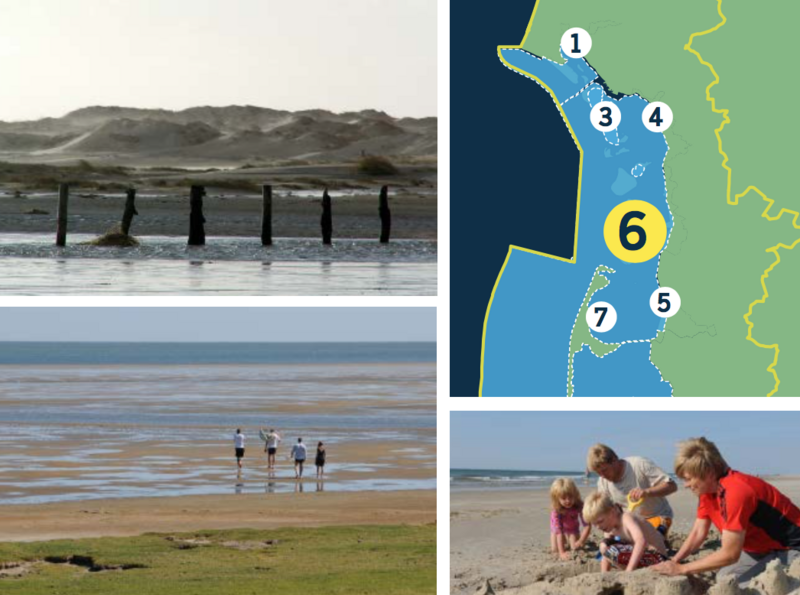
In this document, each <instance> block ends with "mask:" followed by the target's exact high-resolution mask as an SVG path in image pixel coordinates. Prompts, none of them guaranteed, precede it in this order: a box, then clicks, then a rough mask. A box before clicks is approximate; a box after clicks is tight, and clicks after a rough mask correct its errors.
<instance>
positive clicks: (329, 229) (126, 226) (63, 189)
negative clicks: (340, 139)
mask: <svg viewBox="0 0 800 595" xmlns="http://www.w3.org/2000/svg"><path fill="white" fill-rule="evenodd" d="M261 189H262V208H261V244H262V245H263V246H271V245H272V186H270V185H264V186H262V187H261ZM126 194H127V198H126V200H125V209H124V211H123V213H122V222H121V224H120V231H121V232H122V233H123V234H124V235H129V232H130V229H131V223H132V222H133V216H134V215H138V214H139V213H138V211H137V210H136V206H135V200H136V189H135V188H129V189H128V190H127V191H126ZM205 195H206V189H205V186H192V187H191V188H190V190H189V242H188V243H189V245H190V246H203V245H205V243H206V232H205V225H204V224H205V222H206V219H205V217H204V216H203V197H204V196H205ZM68 203H69V184H60V185H59V187H58V217H57V220H58V222H57V225H56V246H66V244H67V205H68ZM378 215H379V216H380V220H381V235H380V243H381V244H386V243H388V242H389V235H390V233H391V230H392V214H391V211H389V187H388V186H383V187H382V188H381V192H380V196H379V198H378ZM320 226H321V228H322V243H323V244H330V243H331V240H332V236H333V212H332V206H331V197H330V195H328V189H327V188H326V189H325V190H324V191H323V193H322V219H321V221H320Z"/></svg>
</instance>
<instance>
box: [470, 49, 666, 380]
mask: <svg viewBox="0 0 800 595" xmlns="http://www.w3.org/2000/svg"><path fill="white" fill-rule="evenodd" d="M501 52H502V55H503V58H504V59H505V60H506V61H507V62H508V63H509V64H511V65H513V66H514V67H515V68H518V69H519V70H523V71H525V72H527V73H529V74H531V75H534V76H536V77H538V78H539V79H540V80H542V81H543V82H544V83H545V84H546V85H547V86H548V87H550V89H552V90H553V92H554V93H555V94H556V97H557V98H558V101H559V102H560V103H561V104H562V107H563V109H564V112H565V113H566V115H567V118H568V119H569V122H570V124H571V126H572V129H573V130H574V132H575V134H576V136H577V138H578V141H579V143H580V145H581V148H582V149H583V153H584V155H583V170H582V179H581V196H580V208H579V224H578V241H577V253H576V260H575V262H574V263H569V262H565V261H560V260H556V259H553V258H548V257H546V256H542V255H540V254H534V253H530V252H526V251H522V250H512V251H511V254H510V255H509V257H508V260H507V262H506V265H505V268H504V270H503V273H502V276H501V278H500V280H499V281H498V283H497V287H496V290H495V294H494V299H493V301H492V305H491V311H490V313H489V316H488V319H487V324H486V336H485V343H484V361H483V384H482V394H483V395H484V396H491V395H507V396H513V395H520V396H525V395H528V396H557V395H564V396H566V395H567V392H568V387H567V383H568V364H569V345H570V338H571V335H572V329H573V325H575V324H581V325H583V324H586V321H585V320H576V317H577V315H578V312H579V310H580V307H581V304H582V303H583V300H584V298H585V295H586V292H587V289H588V288H589V285H590V283H591V281H592V278H593V276H594V274H595V271H596V270H597V267H599V266H600V265H604V266H606V267H609V268H610V269H612V270H613V271H614V272H613V273H605V276H606V277H607V278H608V280H609V283H608V285H607V286H606V287H604V288H603V289H601V290H599V291H597V292H596V293H595V294H594V296H593V298H592V301H593V302H596V301H605V302H609V303H611V304H613V305H614V307H615V309H616V311H617V315H618V319H617V323H616V325H615V327H614V328H613V329H612V330H611V331H609V332H607V333H594V332H593V335H594V336H595V338H597V339H599V340H600V341H602V342H605V343H623V342H626V341H649V340H650V339H653V338H655V337H656V333H657V331H658V330H660V329H662V328H663V320H662V319H661V318H658V317H657V316H655V315H654V314H653V312H652V311H651V310H650V306H649V298H650V295H651V294H652V293H653V291H655V289H656V288H657V287H658V281H657V276H656V275H657V271H658V263H659V260H660V257H658V256H657V257H655V258H653V259H651V260H649V261H647V262H644V263H636V264H633V263H626V262H623V261H622V260H620V259H618V258H617V257H615V256H614V255H613V254H612V253H611V251H610V250H609V249H608V247H607V246H606V243H605V240H604V238H603V224H604V222H605V220H606V217H607V216H608V214H609V213H610V212H611V210H612V209H613V208H614V207H615V206H616V205H618V204H620V203H622V202H625V201H628V200H643V201H647V202H649V203H651V204H652V205H654V206H655V207H656V208H657V209H658V210H659V211H660V212H661V214H662V215H663V217H664V220H665V221H666V223H667V231H668V234H669V232H670V231H671V230H672V224H673V221H672V214H671V213H670V211H669V207H668V205H667V201H666V189H665V186H664V176H663V172H662V168H661V164H662V163H663V161H664V157H665V155H666V152H667V150H668V146H667V144H666V141H665V139H664V135H663V134H658V133H653V132H650V131H649V130H647V129H646V128H645V127H644V125H643V124H642V111H643V110H644V108H645V106H646V105H647V102H646V101H645V100H644V99H642V98H641V97H638V96H625V97H622V98H621V99H619V100H616V99H614V98H612V97H609V96H608V95H607V94H606V93H605V91H604V90H603V86H602V85H601V84H600V82H592V81H593V80H594V79H596V78H597V74H596V73H595V72H594V70H592V69H591V67H590V66H589V65H588V64H587V63H586V61H585V60H583V59H571V60H570V59H568V60H567V61H566V63H565V64H564V65H558V64H556V63H555V62H552V61H550V60H546V59H540V58H537V57H536V56H533V55H531V54H529V53H527V52H524V51H522V50H515V49H504V50H501ZM499 67H500V68H502V67H503V64H502V63H500V65H499ZM508 76H520V74H519V73H518V72H517V71H509V72H508ZM530 84H531V85H536V84H537V83H536V81H534V80H531V81H530ZM600 101H615V102H616V104H617V106H618V107H619V109H620V111H621V113H622V118H621V121H620V125H619V127H618V128H617V129H616V130H615V131H612V132H605V133H603V132H600V131H598V130H596V129H595V128H594V127H593V126H592V124H591V122H590V121H589V113H590V111H591V107H592V106H593V105H596V104H597V103H599V102H600ZM552 109H553V110H556V109H557V108H556V106H554V105H553V106H552ZM556 113H557V116H555V115H554V114H553V115H552V116H553V117H561V115H560V113H558V112H556ZM549 116H551V114H547V115H543V114H528V113H524V112H522V113H519V114H517V118H519V119H524V118H543V117H549ZM668 237H669V235H668ZM523 247H526V246H523ZM574 368H575V375H574V379H573V385H574V387H575V389H574V390H575V392H574V394H575V396H581V395H586V396H588V395H592V396H601V395H613V396H670V395H671V392H672V387H671V386H670V385H669V383H668V382H665V381H664V380H663V379H662V378H661V374H660V373H659V372H658V370H657V369H656V368H655V366H653V364H652V363H651V361H650V345H649V343H647V342H645V343H623V344H622V345H621V346H620V347H619V348H618V349H617V350H616V351H615V352H613V353H611V354H609V355H606V356H605V357H604V358H597V357H595V356H594V355H593V354H592V353H591V352H590V351H589V349H588V347H584V348H583V350H582V351H581V352H579V353H578V354H577V355H576V357H575V361H574Z"/></svg>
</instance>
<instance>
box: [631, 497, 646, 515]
mask: <svg viewBox="0 0 800 595" xmlns="http://www.w3.org/2000/svg"><path fill="white" fill-rule="evenodd" d="M642 504H644V498H639V499H638V500H631V495H630V494H628V512H633V511H634V510H636V509H637V508H639V507H640V506H641V505H642Z"/></svg>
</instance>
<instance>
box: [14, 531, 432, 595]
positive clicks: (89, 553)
mask: <svg viewBox="0 0 800 595" xmlns="http://www.w3.org/2000/svg"><path fill="white" fill-rule="evenodd" d="M21 562H26V563H31V564H23V565H22V566H18V567H15V568H9V566H13V565H14V564H15V563H21ZM3 567H6V568H5V569H3ZM4 573H7V574H4ZM14 573H18V574H17V575H15V574H14ZM267 591H269V592H271V593H280V594H281V595H293V594H298V595H299V594H303V595H307V594H310V593H348V594H353V593H381V594H390V593H414V594H420V593H434V592H435V591H436V526H435V525H423V526H406V525H401V526H396V525H388V526H387V525H384V526H351V527H323V528H302V529H276V530H268V531H264V530H258V531H256V530H250V529H237V530H226V531H201V532H197V533H174V534H155V533H149V534H145V535H142V536H139V537H104V538H97V539H79V540H60V541H43V542H33V543H2V544H0V592H2V593H3V594H4V595H6V594H7V595H14V594H19V593H25V594H33V595H35V594H45V593H46V594H48V595H55V594H59V595H61V594H64V595H67V594H74V593H81V594H93V593H97V594H103V595H106V594H109V593H113V594H114V595H124V594H127V593H130V594H136V595H139V594H144V593H146V594H148V595H159V594H162V593H163V594H164V595H179V594H183V593H186V594H192V595H195V594H197V595H202V594H206V593H208V594H218V593H226V592H235V593H236V594H237V595H248V594H250V593H253V594H255V593H258V594H259V595H260V594H262V593H265V592H267Z"/></svg>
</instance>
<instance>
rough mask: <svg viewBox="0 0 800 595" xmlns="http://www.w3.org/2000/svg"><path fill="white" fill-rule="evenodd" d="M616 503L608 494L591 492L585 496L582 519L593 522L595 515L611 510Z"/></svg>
mask: <svg viewBox="0 0 800 595" xmlns="http://www.w3.org/2000/svg"><path fill="white" fill-rule="evenodd" d="M615 506H616V504H614V501H613V500H612V499H611V497H610V496H609V495H608V494H603V493H601V492H592V493H591V494H589V495H588V496H587V497H586V502H585V503H584V505H583V519H584V520H585V521H586V522H587V523H594V522H595V521H596V520H597V517H599V516H601V515H603V514H606V513H607V512H608V511H610V510H613V509H614V507H615Z"/></svg>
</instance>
